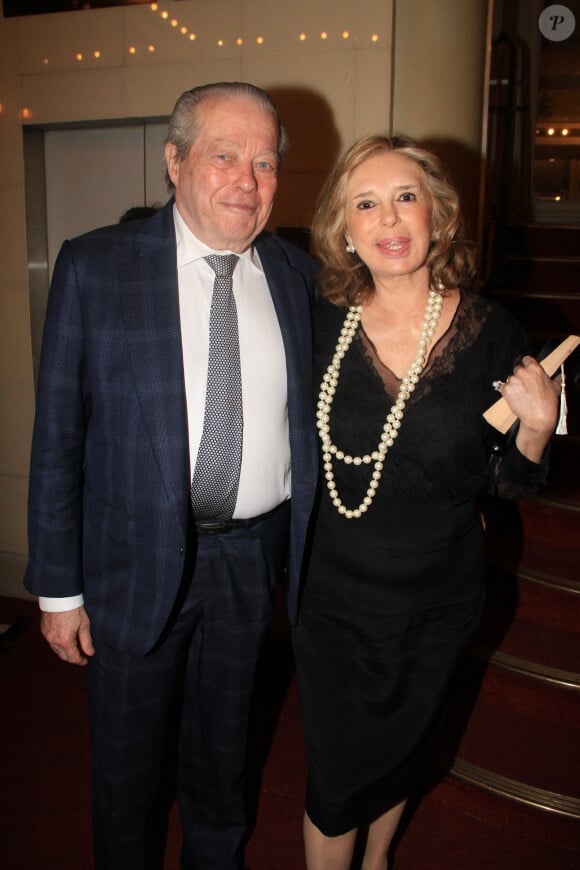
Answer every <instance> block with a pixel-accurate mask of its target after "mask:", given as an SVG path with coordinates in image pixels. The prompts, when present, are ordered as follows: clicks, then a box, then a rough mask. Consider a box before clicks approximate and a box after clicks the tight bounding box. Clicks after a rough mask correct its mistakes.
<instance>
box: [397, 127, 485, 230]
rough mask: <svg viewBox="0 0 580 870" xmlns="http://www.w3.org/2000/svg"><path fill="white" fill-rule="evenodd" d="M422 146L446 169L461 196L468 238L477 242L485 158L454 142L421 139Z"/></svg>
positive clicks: (453, 140) (449, 140)
mask: <svg viewBox="0 0 580 870" xmlns="http://www.w3.org/2000/svg"><path fill="white" fill-rule="evenodd" d="M403 132H404V131H403ZM421 145H422V146H423V147H424V148H427V149H428V150H429V151H433V152H434V153H435V154H436V155H437V157H439V159H440V160H441V161H442V162H443V165H444V166H445V167H446V168H447V171H448V174H449V179H450V180H451V182H452V183H453V184H454V186H455V187H456V188H457V190H458V192H459V197H460V199H461V208H462V210H463V215H464V217H465V222H466V225H467V235H468V236H469V238H471V239H472V240H473V241H474V242H477V240H478V212H479V187H480V177H481V167H482V157H481V156H480V154H478V152H477V151H474V150H473V149H472V148H467V146H466V145H464V144H463V143H462V142H458V141H457V140H455V139H438V138H433V139H421Z"/></svg>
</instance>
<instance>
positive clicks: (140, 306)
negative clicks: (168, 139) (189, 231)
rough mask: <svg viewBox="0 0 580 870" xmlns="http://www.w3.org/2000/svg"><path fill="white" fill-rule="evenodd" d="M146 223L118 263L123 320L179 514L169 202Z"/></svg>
mask: <svg viewBox="0 0 580 870" xmlns="http://www.w3.org/2000/svg"><path fill="white" fill-rule="evenodd" d="M145 227H146V232H145V231H143V233H142V234H141V235H140V236H139V237H138V238H137V239H136V240H135V245H136V247H137V256H132V257H129V258H128V262H127V263H126V264H123V265H122V266H121V267H120V276H119V277H120V287H121V288H122V289H121V293H122V310H123V320H124V326H125V333H126V337H127V348H128V352H129V356H130V359H131V365H132V368H133V377H134V380H135V389H136V391H137V394H138V396H139V402H140V406H141V413H142V416H143V420H144V422H145V426H146V428H147V431H148V433H149V439H150V443H151V449H152V451H153V454H154V456H155V458H156V460H157V463H158V466H159V471H160V474H161V477H162V479H163V481H164V483H165V487H166V491H167V495H168V499H169V500H170V501H171V502H173V503H174V504H175V506H176V510H177V513H178V516H179V517H180V518H181V517H185V516H186V513H185V512H186V511H187V510H188V502H189V488H188V485H187V484H188V478H189V448H188V433H187V412H186V404H185V387H184V380H183V353H182V346H181V329H180V318H179V295H178V287H177V261H176V246H175V234H174V227H173V217H172V211H171V204H169V205H168V206H167V207H166V208H165V209H163V210H162V211H161V212H160V213H159V214H158V215H156V216H155V217H153V218H150V219H149V220H148V221H147V223H146V225H145ZM134 253H135V252H134Z"/></svg>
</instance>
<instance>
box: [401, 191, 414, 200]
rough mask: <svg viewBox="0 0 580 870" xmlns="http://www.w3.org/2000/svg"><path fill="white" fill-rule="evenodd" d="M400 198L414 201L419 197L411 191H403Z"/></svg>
mask: <svg viewBox="0 0 580 870" xmlns="http://www.w3.org/2000/svg"><path fill="white" fill-rule="evenodd" d="M399 198H400V200H401V202H414V201H415V200H416V199H417V197H416V196H415V194H414V193H409V192H407V193H402V194H401V196H400V197H399Z"/></svg>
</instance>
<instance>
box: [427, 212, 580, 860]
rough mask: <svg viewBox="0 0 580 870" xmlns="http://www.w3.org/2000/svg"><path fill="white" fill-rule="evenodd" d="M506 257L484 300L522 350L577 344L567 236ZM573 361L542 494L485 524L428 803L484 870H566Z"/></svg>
mask: <svg viewBox="0 0 580 870" xmlns="http://www.w3.org/2000/svg"><path fill="white" fill-rule="evenodd" d="M507 250H508V251H509V253H508V254H507V255H506V256H505V257H504V258H503V261H502V263H501V266H500V268H499V269H498V268H496V269H495V271H494V274H493V275H492V278H491V281H490V282H489V283H488V286H487V287H486V289H485V293H486V294H487V295H489V296H491V297H493V298H495V299H497V300H499V301H500V302H501V303H502V304H503V305H505V306H506V307H507V308H509V309H510V310H511V311H512V312H513V313H514V315H515V316H516V317H517V318H518V320H520V322H522V323H523V325H524V326H525V327H526V329H527V331H528V333H529V335H530V338H531V340H532V344H533V347H534V351H535V352H537V351H538V350H539V349H540V348H541V347H542V345H543V344H544V343H545V342H546V341H552V342H553V343H557V341H559V340H562V339H563V338H565V337H566V336H567V335H569V334H571V333H573V334H576V335H578V334H580V229H579V228H572V227H568V228H566V227H512V228H511V229H510V231H509V240H508V245H507ZM579 357H580V354H579V352H578V351H576V352H575V354H574V355H573V357H572V358H571V359H570V361H569V363H568V364H567V366H566V369H567V385H568V403H569V419H568V430H569V433H570V434H569V435H567V436H555V437H554V438H553V439H552V448H551V449H552V459H551V470H550V477H549V482H548V485H547V487H546V488H545V489H544V490H543V491H542V493H541V494H540V496H539V497H537V498H536V499H533V500H531V501H527V502H499V503H498V502H494V503H493V504H492V505H490V507H489V509H488V511H487V513H486V539H487V561H488V601H487V607H486V611H485V615H484V618H483V621H482V625H481V627H480V630H479V632H478V635H477V637H476V639H475V641H474V643H473V645H472V647H471V649H470V651H469V655H468V657H467V658H466V661H465V663H464V665H463V667H462V670H461V673H460V674H459V678H458V682H457V686H456V691H455V693H454V697H453V701H452V704H451V708H450V713H449V724H448V728H447V733H446V737H445V746H444V752H443V756H442V763H443V764H444V765H446V769H448V771H449V775H448V776H446V777H445V779H444V780H443V781H442V784H441V785H440V786H439V787H438V791H439V797H438V799H439V802H440V803H441V804H442V805H443V804H445V802H447V804H448V808H454V809H455V811H456V812H457V819H458V824H470V823H471V822H472V821H473V819H474V818H477V819H479V821H480V822H481V821H482V820H483V821H484V822H485V823H486V827H488V830H489V832H490V837H491V840H490V843H491V842H493V840H494V838H495V839H496V840H502V839H503V846H502V849H501V850H500V852H498V855H500V854H501V858H498V857H497V856H496V858H495V859H494V858H492V857H490V859H489V866H490V867H493V866H498V867H503V866H506V867H507V866H509V867H510V868H511V870H514V868H517V870H519V868H520V867H523V866H524V864H523V863H519V862H521V861H522V858H521V856H520V857H519V853H518V850H517V845H516V844H517V843H518V842H520V843H522V844H523V843H528V844H529V843H530V842H533V843H534V848H535V854H536V859H535V861H534V863H533V865H531V866H533V867H534V868H542V870H543V868H546V870H547V868H550V870H554V868H562V870H564V868H566V870H567V868H572V867H580V364H579V363H580V359H579ZM435 794H437V790H436V792H435ZM504 835H505V836H504ZM474 842H476V841H474ZM485 848H488V846H487V845H486V846H485ZM491 848H492V851H493V847H491ZM498 848H499V847H498ZM510 849H511V850H512V851H511V852H509V850H510ZM508 855H509V859H508ZM494 860H495V862H496V863H495V864H494ZM497 861H499V862H500V863H497ZM536 862H537V863H536ZM466 866H468V865H466ZM473 866H476V865H475V864H474V865H473ZM477 866H478V867H479V866H480V864H477ZM481 866H487V864H485V863H483V864H482V865H481ZM526 866H530V865H529V864H528V865H526Z"/></svg>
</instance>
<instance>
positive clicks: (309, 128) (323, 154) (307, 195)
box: [265, 85, 342, 228]
mask: <svg viewBox="0 0 580 870" xmlns="http://www.w3.org/2000/svg"><path fill="white" fill-rule="evenodd" d="M265 90H266V91H267V92H268V93H269V94H270V96H271V98H272V100H273V101H274V103H275V104H276V106H277V108H278V111H279V113H280V117H281V118H282V120H283V121H284V124H285V125H286V129H287V130H288V136H289V138H290V151H289V152H288V157H287V158H286V161H285V163H284V166H283V167H282V173H281V175H280V182H279V186H278V193H277V194H276V200H275V203H274V208H273V210H272V215H271V218H270V222H269V225H270V227H271V228H276V227H279V226H294V227H309V226H310V223H311V220H312V215H313V212H314V206H315V203H316V199H317V197H318V194H319V192H320V189H321V187H322V185H323V183H324V181H325V180H326V177H327V175H328V173H329V172H330V170H331V169H332V167H333V166H334V164H335V163H336V161H337V160H338V157H339V156H340V153H341V151H342V143H341V140H340V136H339V133H338V130H337V128H336V123H335V120H334V112H333V110H332V108H331V106H330V104H329V103H328V102H327V101H326V99H325V98H324V97H322V96H321V95H320V94H319V93H317V92H316V91H313V90H310V89H308V88H278V87H275V86H273V87H268V86H267V85H266V87H265Z"/></svg>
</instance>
